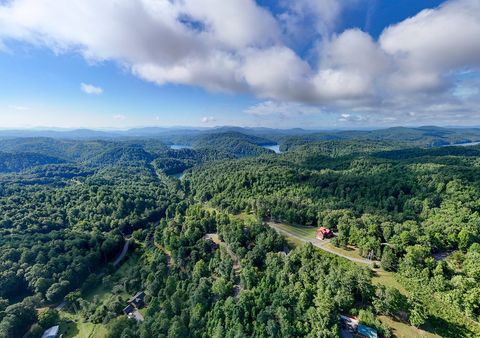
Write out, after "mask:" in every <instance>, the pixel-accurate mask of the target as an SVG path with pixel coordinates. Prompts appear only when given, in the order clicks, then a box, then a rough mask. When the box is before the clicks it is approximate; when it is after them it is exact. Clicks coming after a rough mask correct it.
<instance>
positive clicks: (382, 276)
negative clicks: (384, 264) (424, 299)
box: [372, 269, 408, 296]
mask: <svg viewBox="0 0 480 338" xmlns="http://www.w3.org/2000/svg"><path fill="white" fill-rule="evenodd" d="M372 282H373V284H377V285H383V286H386V287H390V288H394V289H397V290H398V291H400V292H401V293H402V294H403V295H405V296H407V295H408V292H407V290H406V289H405V288H404V287H403V286H402V284H400V283H399V282H398V281H397V280H396V279H395V275H394V274H393V273H392V272H388V271H385V270H382V269H375V270H374V271H373V278H372Z"/></svg>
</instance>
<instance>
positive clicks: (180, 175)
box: [168, 171, 185, 180]
mask: <svg viewBox="0 0 480 338" xmlns="http://www.w3.org/2000/svg"><path fill="white" fill-rule="evenodd" d="M184 175H185V171H182V172H181V173H176V174H171V175H168V176H170V177H175V178H176V179H177V180H181V179H182V178H183V176H184Z"/></svg>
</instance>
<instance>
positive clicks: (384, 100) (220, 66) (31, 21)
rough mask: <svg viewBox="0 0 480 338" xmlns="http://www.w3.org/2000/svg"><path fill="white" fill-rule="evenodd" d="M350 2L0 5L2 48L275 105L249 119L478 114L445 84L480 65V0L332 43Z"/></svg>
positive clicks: (25, 0) (454, 1) (52, 0)
mask: <svg viewBox="0 0 480 338" xmlns="http://www.w3.org/2000/svg"><path fill="white" fill-rule="evenodd" d="M356 1H358V0H345V1H343V0H342V1H340V0H298V1H288V2H286V1H285V2H282V3H281V4H282V6H283V7H281V11H282V12H281V13H279V14H276V15H273V14H272V13H270V12H269V11H268V10H267V9H266V8H264V7H261V6H259V5H257V3H256V2H255V1H254V0H229V1H225V0H205V1H201V2H200V1H198V0H182V1H180V0H135V1H115V0H105V1H97V0H70V1H68V2H65V1H57V0H12V1H9V2H6V3H3V4H1V5H0V46H3V48H4V49H5V48H7V47H8V41H9V40H10V39H14V40H20V41H24V42H27V43H30V44H33V45H37V46H42V47H45V46H46V47H48V48H50V49H52V50H53V51H55V52H56V53H63V52H67V51H68V52H77V53H80V54H82V55H83V56H84V57H85V58H86V59H87V60H88V61H93V62H95V61H103V60H112V61H115V62H117V63H118V64H120V65H122V66H123V67H126V68H127V69H129V70H130V71H131V72H132V73H133V74H135V75H136V76H138V77H140V78H142V79H144V80H146V81H150V82H153V83H156V84H159V85H162V84H165V83H176V84H186V85H195V86H199V87H202V88H205V89H207V90H211V91H224V92H234V93H253V94H254V95H256V96H258V97H261V98H263V99H265V100H267V101H266V102H277V103H272V104H266V105H265V106H261V105H260V106H258V107H252V108H250V109H248V112H250V113H253V114H257V115H259V114H262V112H265V111H268V110H269V109H270V110H275V109H277V111H280V113H281V114H284V115H286V114H287V112H286V109H287V108H288V109H293V110H294V111H297V112H298V111H303V110H304V109H307V108H306V107H310V106H311V105H318V106H321V107H323V108H322V109H321V108H318V109H317V110H318V112H325V111H336V112H339V111H342V112H345V111H349V110H352V111H353V110H354V109H359V107H362V109H364V110H363V111H369V112H373V111H375V113H376V114H392V115H395V114H403V115H405V116H408V114H407V112H411V111H415V112H416V115H415V118H419V116H420V115H421V114H422V112H426V111H428V107H430V106H432V105H433V104H438V103H441V104H444V107H453V106H454V107H456V109H457V110H458V109H466V110H468V109H473V110H472V111H478V105H476V104H477V103H476V101H475V103H473V101H472V100H473V97H474V96H475V95H470V94H469V95H464V94H465V93H466V91H465V90H463V89H461V88H466V87H465V86H463V87H462V84H461V83H460V84H459V83H456V81H454V79H452V78H454V77H455V74H456V72H461V71H468V70H470V69H479V68H480V39H479V38H478V37H479V36H480V2H479V1H478V0H449V1H447V2H446V3H444V4H443V5H442V6H440V7H438V8H434V9H429V10H424V11H422V12H420V13H418V14H417V15H415V16H414V17H412V18H409V19H407V20H404V21H402V22H399V23H397V24H394V25H392V26H391V27H389V28H387V29H386V30H385V31H384V32H383V33H382V34H381V35H380V37H379V39H378V40H374V39H373V38H372V37H371V36H369V35H368V34H367V33H365V32H362V31H360V30H357V29H350V30H346V31H344V32H341V33H339V34H332V32H333V31H334V28H335V27H336V25H337V23H338V22H339V21H340V20H341V12H342V10H343V8H345V7H346V6H350V5H352V4H353V3H355V2H356ZM302 37H305V38H306V39H308V42H309V45H310V46H314V48H313V49H312V50H311V52H310V53H308V56H305V55H304V53H299V52H297V51H296V50H295V47H296V43H295V42H296V40H301V38H302ZM81 88H82V90H83V91H84V92H86V93H89V94H97V95H98V94H101V93H102V89H101V88H100V87H96V86H93V85H91V84H82V85H81ZM454 88H460V89H459V90H457V91H455V90H454ZM462 90H463V91H462ZM455 93H456V95H455ZM459 93H460V95H459ZM462 93H463V94H462ZM469 93H473V91H470V92H469ZM467 101H468V102H467ZM278 102H290V103H278ZM295 102H297V103H295ZM267 106H268V107H267ZM307 110H309V109H307ZM255 112H256V113H255ZM400 112H401V113H400ZM372 114H373V113H372ZM425 114H427V113H425ZM443 114H446V112H444V113H443ZM403 115H402V116H403ZM427 115H428V114H427ZM412 118H413V117H412Z"/></svg>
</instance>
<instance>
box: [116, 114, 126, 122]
mask: <svg viewBox="0 0 480 338" xmlns="http://www.w3.org/2000/svg"><path fill="white" fill-rule="evenodd" d="M113 119H114V120H116V121H125V120H126V119H127V117H126V116H125V115H122V114H117V115H114V116H113Z"/></svg>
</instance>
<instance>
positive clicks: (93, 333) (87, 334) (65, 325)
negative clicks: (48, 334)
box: [60, 311, 107, 338]
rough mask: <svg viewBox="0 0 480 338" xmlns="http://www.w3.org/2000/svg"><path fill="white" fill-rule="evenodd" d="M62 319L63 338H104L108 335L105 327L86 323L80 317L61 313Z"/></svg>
mask: <svg viewBox="0 0 480 338" xmlns="http://www.w3.org/2000/svg"><path fill="white" fill-rule="evenodd" d="M60 318H61V319H62V322H61V323H60V334H62V335H63V338H103V337H105V336H106V335H107V329H106V327H105V325H102V324H93V323H89V322H84V321H83V319H82V318H81V317H80V316H79V315H74V314H70V313H67V312H64V311H61V312H60Z"/></svg>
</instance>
